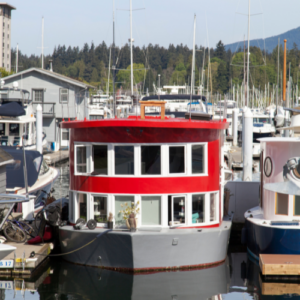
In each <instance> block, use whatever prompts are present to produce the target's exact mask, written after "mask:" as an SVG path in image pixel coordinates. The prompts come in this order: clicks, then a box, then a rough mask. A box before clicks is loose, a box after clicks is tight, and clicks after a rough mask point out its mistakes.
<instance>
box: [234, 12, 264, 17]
mask: <svg viewBox="0 0 300 300" xmlns="http://www.w3.org/2000/svg"><path fill="white" fill-rule="evenodd" d="M236 14H238V15H243V16H247V17H248V14H243V13H239V12H236ZM262 14H263V13H258V14H252V15H250V17H253V16H258V15H262Z"/></svg>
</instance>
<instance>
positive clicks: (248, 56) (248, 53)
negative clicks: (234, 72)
mask: <svg viewBox="0 0 300 300" xmlns="http://www.w3.org/2000/svg"><path fill="white" fill-rule="evenodd" d="M249 58H250V0H249V9H248V50H247V87H246V88H247V99H246V103H245V105H247V104H248V99H249Z"/></svg>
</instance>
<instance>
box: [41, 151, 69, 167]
mask: <svg viewBox="0 0 300 300" xmlns="http://www.w3.org/2000/svg"><path fill="white" fill-rule="evenodd" d="M44 159H45V161H46V163H47V164H48V165H54V164H55V163H58V162H61V161H64V160H67V159H69V150H59V151H56V152H51V153H45V154H44Z"/></svg>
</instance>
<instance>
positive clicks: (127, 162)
mask: <svg viewBox="0 0 300 300" xmlns="http://www.w3.org/2000/svg"><path fill="white" fill-rule="evenodd" d="M115 174H117V175H121V174H123V175H133V174H134V148H133V146H115Z"/></svg>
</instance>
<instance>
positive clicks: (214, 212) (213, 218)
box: [210, 193, 218, 222]
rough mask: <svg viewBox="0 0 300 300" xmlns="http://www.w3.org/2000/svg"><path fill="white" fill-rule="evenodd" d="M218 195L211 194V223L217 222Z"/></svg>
mask: <svg viewBox="0 0 300 300" xmlns="http://www.w3.org/2000/svg"><path fill="white" fill-rule="evenodd" d="M217 195H218V193H212V194H210V221H211V222H214V221H217Z"/></svg>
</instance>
